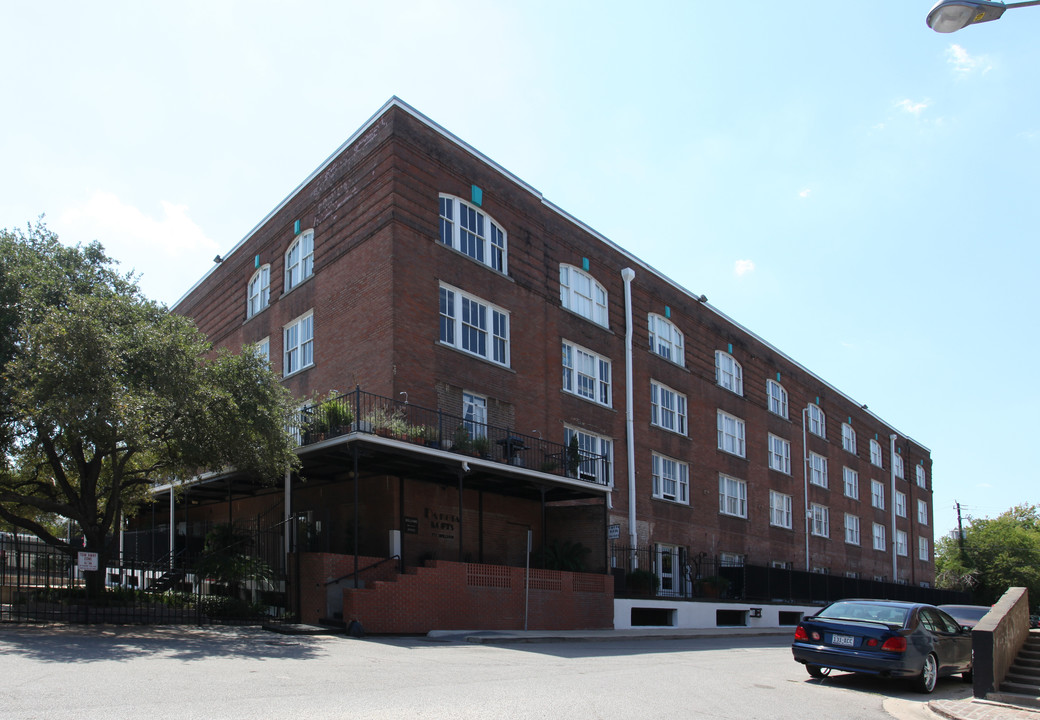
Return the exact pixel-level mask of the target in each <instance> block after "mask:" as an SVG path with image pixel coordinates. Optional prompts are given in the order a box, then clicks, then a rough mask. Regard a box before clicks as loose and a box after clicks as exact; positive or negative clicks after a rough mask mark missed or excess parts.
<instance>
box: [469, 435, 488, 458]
mask: <svg viewBox="0 0 1040 720" xmlns="http://www.w3.org/2000/svg"><path fill="white" fill-rule="evenodd" d="M490 451H491V441H490V440H488V439H487V436H486V435H477V436H476V437H475V438H473V453H474V454H475V455H479V456H480V457H482V458H486V457H487V456H488V453H489V452H490Z"/></svg>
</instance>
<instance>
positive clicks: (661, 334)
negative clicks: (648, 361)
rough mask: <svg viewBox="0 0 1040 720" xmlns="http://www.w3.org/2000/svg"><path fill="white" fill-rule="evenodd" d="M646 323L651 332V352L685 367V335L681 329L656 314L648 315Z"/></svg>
mask: <svg viewBox="0 0 1040 720" xmlns="http://www.w3.org/2000/svg"><path fill="white" fill-rule="evenodd" d="M646 323H647V327H648V328H649V330H650V350H652V351H653V352H655V353H657V354H658V355H660V356H661V357H663V358H664V359H665V360H671V361H672V362H673V363H675V364H677V365H685V364H686V361H685V358H684V357H683V334H682V332H680V330H679V328H677V327H675V325H674V324H672V322H671V321H670V320H668V319H666V318H664V317H662V316H661V315H657V314H655V313H650V314H649V315H647V320H646Z"/></svg>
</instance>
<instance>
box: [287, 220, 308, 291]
mask: <svg viewBox="0 0 1040 720" xmlns="http://www.w3.org/2000/svg"><path fill="white" fill-rule="evenodd" d="M313 274H314V231H313V230H305V231H303V232H302V233H300V234H299V235H297V236H296V239H295V240H293V243H292V245H290V246H289V249H288V250H286V251H285V289H284V290H283V292H289V291H290V290H292V289H293V288H294V287H296V286H297V285H299V284H300V283H301V282H303V281H304V280H306V279H307V278H309V277H310V276H311V275H313Z"/></svg>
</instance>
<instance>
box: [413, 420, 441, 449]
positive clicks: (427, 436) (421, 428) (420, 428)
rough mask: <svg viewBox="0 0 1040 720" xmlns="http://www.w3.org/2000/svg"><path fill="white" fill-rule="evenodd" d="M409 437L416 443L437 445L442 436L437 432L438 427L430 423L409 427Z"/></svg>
mask: <svg viewBox="0 0 1040 720" xmlns="http://www.w3.org/2000/svg"><path fill="white" fill-rule="evenodd" d="M408 439H409V440H411V441H412V442H413V443H415V444H416V445H429V446H430V447H437V446H438V445H439V443H438V440H439V439H440V438H439V437H438V434H437V428H434V427H430V426H429V425H412V426H410V427H409V428H408Z"/></svg>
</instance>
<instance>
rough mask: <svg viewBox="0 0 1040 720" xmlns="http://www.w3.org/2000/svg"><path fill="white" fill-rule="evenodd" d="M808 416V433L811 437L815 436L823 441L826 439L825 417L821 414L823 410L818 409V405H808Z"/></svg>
mask: <svg viewBox="0 0 1040 720" xmlns="http://www.w3.org/2000/svg"><path fill="white" fill-rule="evenodd" d="M807 409H808V411H809V412H808V415H809V432H811V433H812V434H813V435H817V436H819V437H822V438H824V439H826V438H827V416H826V415H824V414H823V410H821V409H820V406H819V405H814V404H813V403H809V407H808V408H807Z"/></svg>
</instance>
